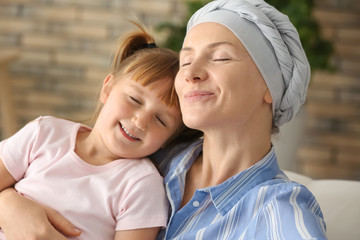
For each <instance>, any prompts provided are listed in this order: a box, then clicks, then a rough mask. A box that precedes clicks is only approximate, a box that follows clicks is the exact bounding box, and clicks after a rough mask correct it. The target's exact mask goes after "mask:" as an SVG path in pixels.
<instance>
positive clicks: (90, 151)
mask: <svg viewBox="0 0 360 240" xmlns="http://www.w3.org/2000/svg"><path fill="white" fill-rule="evenodd" d="M94 134H96V133H95V132H94V131H81V130H79V131H78V134H77V137H76V144H75V153H76V154H77V155H78V156H79V157H80V158H81V159H82V160H83V161H84V162H86V163H88V164H91V165H94V166H101V165H105V164H107V163H109V162H111V161H113V160H114V156H112V155H111V154H107V152H105V151H104V149H106V148H105V147H100V145H101V142H99V141H98V140H96V139H98V138H96V136H94Z"/></svg>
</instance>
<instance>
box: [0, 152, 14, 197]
mask: <svg viewBox="0 0 360 240" xmlns="http://www.w3.org/2000/svg"><path fill="white" fill-rule="evenodd" d="M15 183H16V180H15V179H14V178H13V176H12V175H11V174H10V173H9V171H8V170H7V168H6V167H5V165H4V163H3V161H2V160H1V158H0V191H2V190H4V189H5V188H8V187H10V186H12V185H14V184H15Z"/></svg>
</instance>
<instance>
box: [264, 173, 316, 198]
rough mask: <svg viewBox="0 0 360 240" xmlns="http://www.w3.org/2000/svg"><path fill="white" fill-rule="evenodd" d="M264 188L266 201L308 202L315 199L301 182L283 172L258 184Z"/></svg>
mask: <svg viewBox="0 0 360 240" xmlns="http://www.w3.org/2000/svg"><path fill="white" fill-rule="evenodd" d="M259 187H260V188H266V192H267V198H266V199H267V201H268V202H272V201H277V202H278V201H283V202H289V203H290V202H291V201H297V202H298V203H299V202H306V203H308V202H310V201H316V199H315V197H314V195H313V193H312V192H311V191H310V190H309V189H308V188H307V187H306V186H305V185H303V184H301V183H298V182H295V181H292V180H290V179H289V178H288V177H287V176H286V175H285V174H283V173H281V174H279V175H277V176H276V177H275V178H273V179H270V180H268V181H266V182H264V183H263V184H261V185H259Z"/></svg>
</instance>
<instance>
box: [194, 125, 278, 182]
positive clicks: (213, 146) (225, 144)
mask: <svg viewBox="0 0 360 240" xmlns="http://www.w3.org/2000/svg"><path fill="white" fill-rule="evenodd" d="M264 132H266V131H260V130H258V129H256V130H255V131H243V132H240V131H238V132H235V131H232V133H230V132H229V134H226V132H225V131H224V130H222V131H220V132H219V133H217V132H216V131H212V132H210V133H206V132H205V135H204V145H203V155H202V158H201V163H200V162H199V163H198V164H200V166H201V168H200V169H201V175H200V176H201V179H202V184H203V185H204V187H207V186H213V185H217V184H220V183H222V182H224V181H225V180H226V179H228V178H230V177H232V176H234V175H235V174H237V173H239V172H241V171H243V170H245V169H247V168H249V167H251V166H253V165H254V164H255V163H257V162H258V161H260V160H261V159H262V158H263V157H264V156H265V155H266V154H267V153H268V152H269V151H270V149H271V134H270V133H268V134H264ZM268 132H269V131H268ZM198 171H199V170H198Z"/></svg>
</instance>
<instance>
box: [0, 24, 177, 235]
mask: <svg viewBox="0 0 360 240" xmlns="http://www.w3.org/2000/svg"><path fill="white" fill-rule="evenodd" d="M138 27H139V28H140V30H139V31H137V32H134V33H131V34H129V35H127V36H126V37H124V38H123V39H122V42H121V43H120V47H119V49H118V51H117V54H116V56H115V58H114V62H113V67H112V73H111V74H109V75H108V76H107V77H106V78H105V80H104V83H103V86H102V89H101V92H100V99H99V101H100V103H101V105H102V106H101V108H100V110H99V111H97V112H98V113H97V114H96V115H97V119H96V122H95V124H94V126H93V128H90V127H88V126H85V125H83V124H80V123H75V122H71V121H67V120H63V119H58V118H54V117H50V116H46V117H39V118H38V119H36V120H34V121H32V122H30V123H29V124H27V125H26V126H25V127H24V128H23V129H21V130H20V131H19V132H18V133H16V134H15V135H14V136H12V137H11V138H9V139H7V140H4V141H3V142H1V143H0V190H3V189H4V188H7V187H9V186H12V185H13V184H15V189H16V190H17V191H18V192H19V193H20V194H22V195H24V196H26V197H28V198H30V199H34V200H36V201H37V202H39V203H41V204H43V205H46V206H48V207H51V208H54V209H56V210H57V211H58V212H60V213H61V214H62V215H64V216H66V217H67V218H68V219H70V220H71V222H72V223H74V225H75V226H76V228H77V229H78V234H77V235H78V237H77V238H76V239H86V240H90V239H94V240H99V239H105V240H106V239H109V240H110V239H141V240H144V239H155V237H156V235H157V233H158V231H159V229H160V228H161V227H165V226H166V222H167V213H168V203H167V199H166V196H165V191H164V188H163V180H162V177H161V176H160V174H159V173H158V171H157V169H156V168H155V166H154V165H153V164H152V163H151V161H150V160H149V159H148V158H144V157H145V156H148V155H150V154H152V153H154V152H155V151H157V150H158V149H159V148H161V147H162V146H164V145H166V144H167V143H168V142H169V141H170V140H171V139H172V138H173V137H174V136H176V135H177V134H178V133H179V132H180V131H181V130H182V126H183V125H182V122H181V115H180V111H179V106H178V99H177V95H176V93H175V90H174V78H175V75H176V72H177V71H178V55H177V54H176V53H174V52H172V51H170V50H166V49H160V48H156V45H155V44H154V39H153V38H152V36H151V35H149V34H148V33H147V32H146V31H145V30H144V29H143V28H142V27H141V26H139V25H138ZM1 227H2V229H3V230H4V232H5V236H6V238H8V239H12V238H13V237H14V235H13V233H8V232H7V231H6V226H1ZM80 233H81V234H80ZM16 234H21V232H18V233H16ZM19 236H20V235H18V237H19ZM19 238H22V239H30V238H31V237H30V236H22V237H19ZM0 239H5V237H4V234H0ZM51 239H53V238H51Z"/></svg>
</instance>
